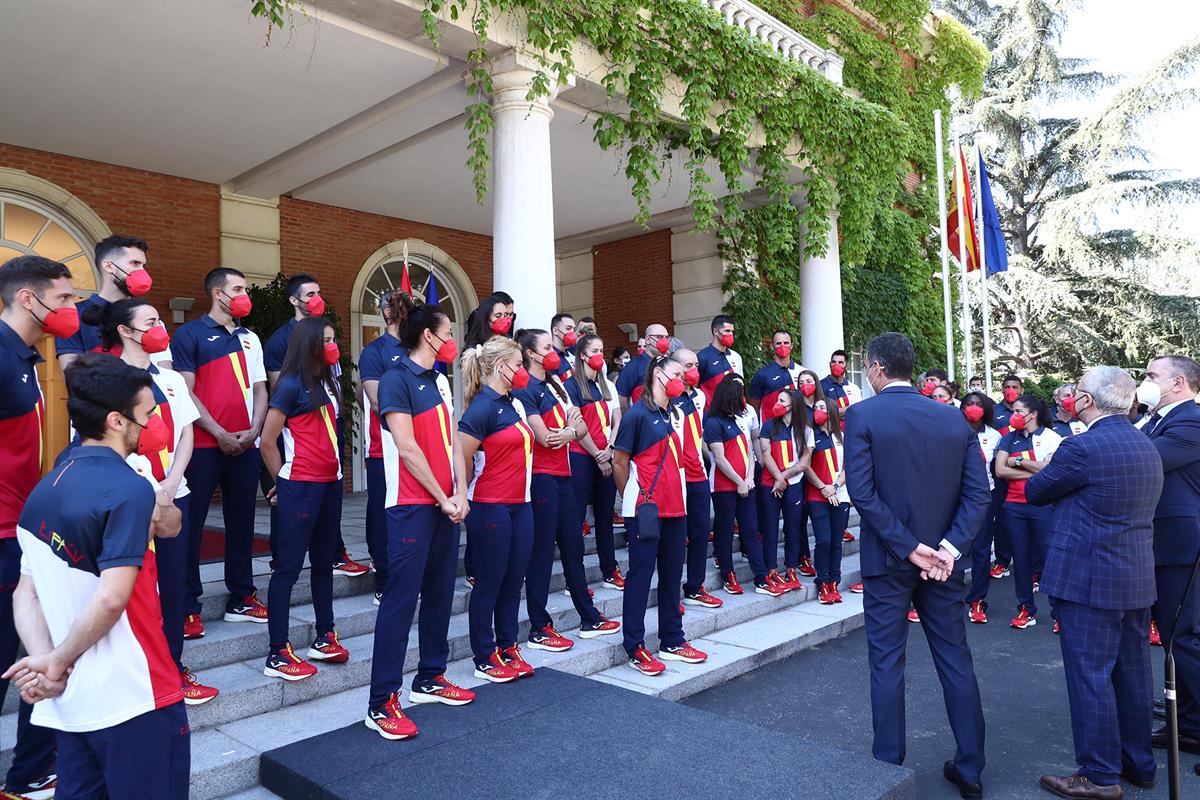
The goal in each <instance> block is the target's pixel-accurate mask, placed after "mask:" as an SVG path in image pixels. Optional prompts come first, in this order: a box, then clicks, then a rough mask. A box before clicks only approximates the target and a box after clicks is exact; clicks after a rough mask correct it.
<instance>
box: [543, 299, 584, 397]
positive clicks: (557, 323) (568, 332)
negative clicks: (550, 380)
mask: <svg viewBox="0 0 1200 800" xmlns="http://www.w3.org/2000/svg"><path fill="white" fill-rule="evenodd" d="M550 335H551V336H552V337H554V354H555V355H556V356H557V357H558V366H556V367H554V368H553V369H550V372H551V373H552V374H553V375H554V377H556V378H558V382H559V383H566V382H567V380H568V379H569V378H570V377H571V376H572V375H574V374H575V345H576V344H578V343H579V332H578V331H576V330H575V318H574V317H572V316H571V315H570V314H555V315H554V316H553V317H552V318H551V319H550ZM547 369H549V367H547Z"/></svg>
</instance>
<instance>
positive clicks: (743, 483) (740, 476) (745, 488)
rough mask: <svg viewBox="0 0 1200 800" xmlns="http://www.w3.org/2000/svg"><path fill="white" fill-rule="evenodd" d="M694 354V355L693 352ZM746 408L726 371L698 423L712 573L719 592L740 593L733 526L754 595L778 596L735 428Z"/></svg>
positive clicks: (737, 382)
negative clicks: (708, 462) (708, 496)
mask: <svg viewBox="0 0 1200 800" xmlns="http://www.w3.org/2000/svg"><path fill="white" fill-rule="evenodd" d="M697 355H698V354H697ZM745 407H746V395H745V388H744V387H743V385H742V378H741V376H740V375H737V374H736V373H730V374H729V375H727V376H726V377H725V378H724V380H722V381H721V382H720V383H719V384H718V385H717V387H716V390H715V391H714V393H713V398H712V404H711V405H710V406H709V409H708V415H707V416H706V417H705V419H704V443H705V445H707V446H708V450H709V453H710V454H711V455H712V460H713V466H712V471H711V473H710V478H709V479H710V484H709V485H710V486H711V488H712V501H713V537H714V538H713V543H714V546H715V547H714V549H715V550H716V555H717V570H718V571H719V572H720V573H721V578H722V581H723V583H724V587H725V591H727V592H729V593H730V594H741V593H742V587H741V585H740V584H739V583H738V580H737V576H736V575H735V574H734V567H733V523H734V519H735V518H736V519H737V525H738V530H740V531H742V535H741V540H742V548H743V550H744V551H745V553H746V557H747V559H748V560H749V561H750V569H751V571H752V572H753V573H754V588H755V591H756V592H758V593H759V594H766V595H770V596H771V597H779V596H780V595H782V594H783V593H784V592H786V591H787V589H786V588H785V587H783V586H782V585H781V584H782V581H778V580H770V581H768V580H767V577H768V576H767V565H766V562H765V561H764V560H763V549H762V542H761V541H760V540H759V537H758V536H756V535H755V533H756V532H757V531H758V529H759V528H758V514H757V502H756V501H757V498H756V497H755V495H754V451H753V447H752V439H751V436H750V434H749V433H748V432H747V431H746V430H745V429H743V428H742V426H741V425H739V424H738V415H739V414H741V413H742V411H743V410H744V409H745Z"/></svg>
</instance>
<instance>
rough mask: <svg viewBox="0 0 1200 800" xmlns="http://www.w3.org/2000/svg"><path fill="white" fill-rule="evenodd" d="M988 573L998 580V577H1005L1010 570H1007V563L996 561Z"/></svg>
mask: <svg viewBox="0 0 1200 800" xmlns="http://www.w3.org/2000/svg"><path fill="white" fill-rule="evenodd" d="M989 574H990V575H991V576H992V577H993V578H995V579H997V580H999V579H1000V578H1007V577H1008V576H1009V575H1011V574H1012V572H1011V570H1009V568H1008V564H1001V563H1000V562H999V561H997V562H996V563H995V564H993V565H992V571H991V573H989Z"/></svg>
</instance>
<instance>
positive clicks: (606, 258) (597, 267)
mask: <svg viewBox="0 0 1200 800" xmlns="http://www.w3.org/2000/svg"><path fill="white" fill-rule="evenodd" d="M594 253H595V255H594V257H593V261H592V281H593V283H592V286H593V297H594V305H595V309H596V313H595V317H596V322H597V324H598V325H599V329H600V336H601V337H603V339H604V346H605V348H606V349H607V350H608V351H609V352H611V351H612V348H613V347H616V346H617V345H626V346H629V341H628V339H629V337H628V336H626V334H625V333H623V332H622V331H620V330H619V329H618V328H617V325H618V324H619V323H622V322H632V323H635V324H636V325H637V326H638V334H639V335H640V334H641V333H642V332H644V331H645V329H646V326H647V325H649V324H651V323H654V322H658V323H661V324H663V325H666V326H667V329H668V330H671V331H674V329H675V307H674V299H673V297H674V288H673V286H672V278H671V231H670V229H666V230H661V231H654V232H653V233H645V234H642V235H640V236H634V237H631V238H629V239H621V240H618V241H615V242H607V243H605V244H601V245H597V246H596V248H595V251H594Z"/></svg>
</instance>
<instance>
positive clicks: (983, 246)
mask: <svg viewBox="0 0 1200 800" xmlns="http://www.w3.org/2000/svg"><path fill="white" fill-rule="evenodd" d="M982 197H983V151H982V150H980V149H979V143H978V142H976V143H975V207H976V208H977V209H978V211H979V213H978V217H979V225H978V227H976V228H975V230H977V231H979V232H980V233H981V234H982V236H981V238H982V239H983V241H982V243H981V242H979V241H978V240H977V241H976V242H975V245H976V247H978V248H979V289H980V293H981V295H982V299H981V300H980V311H981V312H982V315H983V380H984V385H985V386H986V389H987V393H988V394H991V393H992V330H991V325H990V324H989V323H988V310H989V308H990V306H989V304H988V284H987V233H986V231H985V230H984V225H986V223H985V221H984V219H983V200H982V199H981V198H982ZM968 379H969V376H968Z"/></svg>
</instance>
